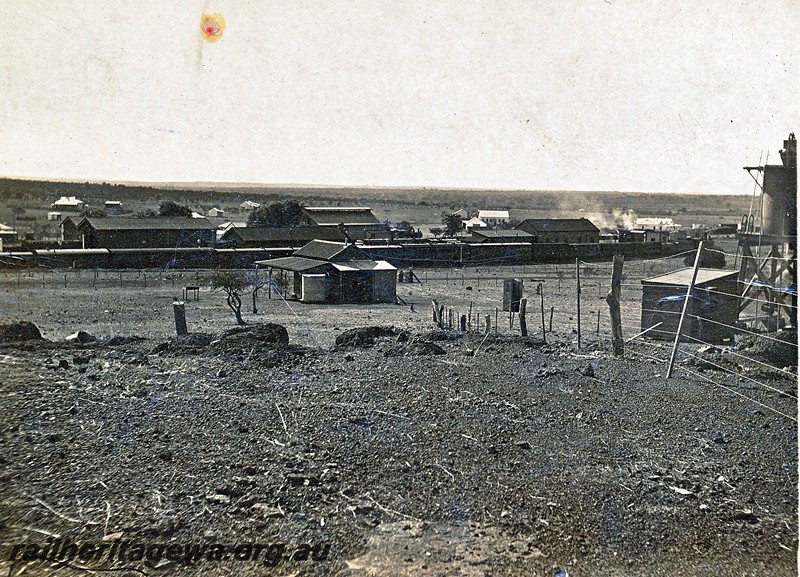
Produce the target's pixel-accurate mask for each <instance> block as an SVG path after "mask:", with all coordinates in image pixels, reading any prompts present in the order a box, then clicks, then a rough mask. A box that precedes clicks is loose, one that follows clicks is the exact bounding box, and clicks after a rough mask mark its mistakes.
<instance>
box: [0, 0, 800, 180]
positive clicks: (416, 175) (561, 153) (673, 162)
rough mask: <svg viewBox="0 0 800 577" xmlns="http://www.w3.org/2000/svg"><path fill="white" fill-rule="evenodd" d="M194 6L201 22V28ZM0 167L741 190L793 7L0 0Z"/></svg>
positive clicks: (799, 118)
mask: <svg viewBox="0 0 800 577" xmlns="http://www.w3.org/2000/svg"><path fill="white" fill-rule="evenodd" d="M203 14H221V15H222V16H223V17H224V20H225V28H224V31H223V33H222V36H221V37H220V38H219V39H218V41H216V42H209V41H208V40H206V38H205V37H204V36H203V33H202V31H201V27H200V22H201V18H202V16H203ZM0 17H1V18H2V21H3V22H5V24H6V26H5V29H6V32H5V33H4V34H2V35H0V54H2V55H3V58H2V59H1V60H0V175H3V176H26V177H43V178H68V179H86V180H104V181H140V182H141V181H147V182H150V181H153V182H258V183H268V184H319V185H337V184H341V185H365V186H409V187H412V186H413V187H424V186H431V187H456V188H461V187H464V188H513V189H539V190H619V191H648V192H655V191H670V192H706V193H742V194H745V193H751V192H752V187H753V183H752V180H751V179H750V177H749V176H748V175H747V173H746V172H745V171H743V170H742V167H743V166H745V165H754V164H757V163H758V162H759V158H761V159H762V162H763V161H764V160H766V154H767V153H769V155H770V156H769V162H770V163H779V162H780V160H779V157H778V153H777V151H778V150H779V149H780V148H781V147H782V144H783V140H784V139H786V138H787V137H788V134H789V133H790V132H796V131H798V129H800V106H799V105H798V102H800V100H799V99H798V95H799V94H800V60H798V57H799V56H798V54H797V50H796V48H797V41H798V40H797V38H798V33H797V31H798V30H800V3H798V2H797V1H796V0H749V1H746V2H736V1H731V0H704V1H703V2H691V3H688V2H663V1H659V0H647V1H645V0H624V1H622V0H581V1H578V0H547V1H529V2H525V1H522V0H518V1H484V2H479V1H470V0H438V1H434V2H431V1H430V0H424V1H417V0H403V1H402V2H397V1H396V0H372V1H356V0H337V1H336V2H331V1H330V0H319V1H310V0H295V1H292V2H264V1H263V0H257V1H250V0H203V1H195V0H183V1H181V2H163V1H152V0H151V1H145V2H141V1H139V2H133V1H118V0H105V1H94V2H91V1H81V2H75V1H72V2H59V1H54V0H0Z"/></svg>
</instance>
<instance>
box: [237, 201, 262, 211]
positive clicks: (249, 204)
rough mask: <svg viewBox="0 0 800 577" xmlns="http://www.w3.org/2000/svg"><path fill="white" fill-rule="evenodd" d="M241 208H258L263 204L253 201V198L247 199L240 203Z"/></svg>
mask: <svg viewBox="0 0 800 577" xmlns="http://www.w3.org/2000/svg"><path fill="white" fill-rule="evenodd" d="M239 208H240V209H242V210H255V209H257V208H261V205H260V204H259V203H257V202H253V201H252V200H245V201H244V202H243V203H242V204H240V205H239Z"/></svg>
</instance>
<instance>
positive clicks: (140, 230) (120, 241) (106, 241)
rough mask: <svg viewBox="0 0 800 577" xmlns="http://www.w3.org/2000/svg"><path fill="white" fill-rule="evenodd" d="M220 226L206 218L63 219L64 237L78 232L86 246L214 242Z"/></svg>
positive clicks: (179, 245)
mask: <svg viewBox="0 0 800 577" xmlns="http://www.w3.org/2000/svg"><path fill="white" fill-rule="evenodd" d="M216 229H217V227H216V226H215V225H214V224H212V223H210V222H209V221H208V220H206V219H204V218H174V217H159V218H88V217H87V218H83V219H81V220H79V221H78V222H77V223H75V222H74V221H72V220H71V219H69V220H68V219H65V221H64V222H62V238H63V239H64V240H70V239H69V238H68V237H69V235H70V234H75V236H76V237H77V240H80V241H81V246H82V247H83V248H183V247H186V248H188V247H193V248H197V247H207V246H213V245H214V242H215V241H216Z"/></svg>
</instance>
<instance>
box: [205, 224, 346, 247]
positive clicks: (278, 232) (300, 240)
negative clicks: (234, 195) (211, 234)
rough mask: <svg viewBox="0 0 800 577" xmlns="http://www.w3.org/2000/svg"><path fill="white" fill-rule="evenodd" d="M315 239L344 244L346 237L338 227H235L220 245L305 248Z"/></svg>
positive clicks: (225, 234) (226, 234)
mask: <svg viewBox="0 0 800 577" xmlns="http://www.w3.org/2000/svg"><path fill="white" fill-rule="evenodd" d="M315 239H318V240H333V241H339V242H344V240H345V236H344V234H343V233H342V231H340V230H339V229H338V227H330V226H292V227H277V228H276V227H266V226H247V227H239V226H233V227H231V228H229V229H228V230H226V231H225V233H224V234H223V235H222V237H221V238H220V243H222V244H223V245H225V246H229V247H232V248H275V247H293V246H303V245H305V244H307V243H308V242H310V241H312V240H315Z"/></svg>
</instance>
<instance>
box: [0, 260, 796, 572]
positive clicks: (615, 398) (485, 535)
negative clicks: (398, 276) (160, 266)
mask: <svg viewBox="0 0 800 577" xmlns="http://www.w3.org/2000/svg"><path fill="white" fill-rule="evenodd" d="M626 266H628V264H626ZM662 266H663V267H665V268H668V267H671V266H673V267H674V263H665V264H659V263H656V264H649V265H648V264H642V265H640V268H641V270H637V269H636V268H635V265H634V264H631V265H630V266H628V269H627V270H628V271H629V273H630V275H631V280H630V282H626V283H625V284H626V285H634V284H635V283H636V282H638V280H636V279H637V278H641V277H642V276H646V275H648V274H650V273H653V274H657V273H658V272H661V270H660V269H659V268H658V267H662ZM648 267H650V268H649V269H648ZM596 269H597V270H596V272H595V273H592V272H591V271H589V270H584V271H583V274H584V275H585V277H584V283H585V284H584V293H583V304H584V312H583V318H584V347H583V348H582V350H581V351H580V352H576V347H575V344H576V343H575V337H576V335H575V334H574V332H573V331H574V327H575V314H574V295H573V291H574V280H571V277H570V276H569V274H570V272H569V270H570V269H569V267H558V266H553V265H550V266H548V267H525V268H516V269H513V270H512V269H508V270H506V269H502V270H501V269H493V270H491V271H480V270H479V271H474V270H465V271H455V270H450V271H444V270H439V271H428V272H427V275H426V273H425V271H417V272H418V276H420V277H421V278H422V279H423V280H425V279H426V278H427V283H423V284H417V283H414V284H401V285H398V294H399V295H400V296H402V297H403V298H404V299H405V300H406V302H407V303H408V304H407V305H380V306H369V307H368V306H335V307H332V306H321V305H313V306H312V305H303V304H300V303H296V302H285V301H283V300H282V299H273V300H268V299H266V298H262V299H260V300H259V301H258V308H259V313H258V314H255V315H254V314H252V313H251V312H247V314H246V315H245V319H246V320H247V321H248V322H249V323H251V324H255V323H265V322H272V323H279V324H281V325H284V326H286V327H287V329H288V334H289V341H290V343H289V344H288V345H281V344H270V343H264V342H261V341H259V340H258V339H253V338H250V337H249V336H247V335H241V334H238V335H231V336H227V337H226V338H222V339H220V334H221V333H223V331H225V330H227V329H230V328H231V327H233V326H234V323H233V315H232V314H231V313H230V311H229V310H228V309H226V308H225V306H224V304H223V298H222V297H221V295H219V294H217V293H211V292H209V291H208V290H207V289H206V288H204V289H203V290H201V295H200V301H199V302H193V301H192V302H188V303H187V317H188V322H189V328H190V331H192V332H193V333H196V336H193V337H190V338H188V339H184V340H182V341H181V342H177V341H176V340H175V339H172V338H171V337H172V334H173V329H172V326H173V325H172V304H171V303H172V299H173V296H176V295H179V294H180V292H181V287H182V286H184V285H186V284H194V283H195V282H199V284H201V285H202V286H204V287H205V277H204V276H203V275H204V273H202V272H199V273H196V272H194V271H186V272H179V271H171V272H167V273H164V272H161V273H157V272H156V271H147V272H146V273H144V272H137V271H126V272H125V273H123V278H122V286H120V280H119V274H118V273H117V272H116V271H99V273H98V279H97V280H95V279H94V272H93V271H82V272H81V273H80V274H79V273H77V272H75V271H70V272H68V273H66V274H67V288H66V289H65V288H64V276H63V275H64V273H63V272H53V273H44V274H43V275H42V273H41V272H35V273H32V274H30V275H28V276H24V275H22V276H16V275H15V274H9V275H5V276H0V306H2V307H3V308H2V309H1V314H2V318H3V319H5V321H4V322H7V321H9V320H12V319H18V320H30V321H32V322H34V323H36V324H37V326H38V327H39V328H40V329H41V330H42V334H43V336H44V337H45V339H48V341H49V342H41V341H28V342H24V343H18V342H5V343H3V347H2V349H1V350H0V386H2V400H1V401H0V403H2V404H1V405H0V406H2V411H3V423H2V426H3V428H2V430H3V437H2V439H3V441H2V443H3V445H2V457H1V458H2V477H0V483H1V484H0V488H1V489H0V491H2V496H3V500H2V508H1V509H0V514H1V515H2V517H0V521H1V522H2V525H0V531H2V545H0V563H2V567H3V570H5V571H6V572H7V574H9V575H19V574H22V575H39V574H46V575H92V574H100V575H111V574H114V575H120V574H123V575H142V574H146V575H353V576H361V575H381V576H393V575H540V576H552V575H556V574H557V573H558V572H560V574H561V575H567V574H568V575H571V576H573V577H575V576H577V577H582V576H589V575H591V576H603V575H608V576H616V575H620V576H621V575H625V576H630V575H644V576H650V575H652V576H656V575H665V576H666V575H669V576H672V575H677V576H681V575H685V576H690V575H691V576H695V575H722V576H725V575H731V576H733V575H736V576H744V575H752V576H761V575H781V576H783V575H787V576H788V575H796V574H797V568H796V559H797V429H796V422H795V421H793V420H791V419H790V418H787V417H785V416H781V415H780V414H778V413H776V412H773V410H771V409H774V410H775V411H779V412H781V413H783V414H785V415H788V416H790V417H795V416H796V414H797V400H796V396H797V374H796V347H795V349H794V350H795V358H794V359H792V358H789V357H786V358H785V359H780V360H782V361H785V363H784V362H777V363H776V362H774V359H773V360H771V361H769V362H767V361H766V360H765V359H762V361H764V362H766V366H761V365H757V366H759V367H760V368H759V369H758V371H757V372H754V371H752V370H749V371H748V372H746V373H745V368H744V367H742V366H739V365H736V364H735V363H734V361H733V360H731V359H733V357H731V358H728V357H726V356H725V355H720V354H716V353H713V352H712V353H708V354H714V356H713V357H709V358H710V360H711V361H713V363H710V364H702V363H701V362H699V361H698V360H697V359H693V358H692V357H687V356H683V357H681V358H680V361H679V363H680V365H679V366H680V367H682V368H691V370H692V371H696V373H695V374H697V375H700V376H697V377H695V376H692V375H690V374H689V373H687V372H686V371H684V370H679V371H678V372H677V374H676V378H673V379H669V380H666V379H665V378H664V373H665V365H664V362H663V360H664V359H665V358H666V357H668V354H669V351H668V348H667V347H666V345H665V344H664V343H653V342H641V343H639V342H634V343H630V344H628V345H627V348H626V355H625V357H624V358H621V359H620V358H612V357H611V356H610V353H609V345H608V342H607V337H606V334H607V316H608V314H607V310H604V309H603V307H604V306H605V305H604V304H601V303H602V300H601V298H602V296H603V295H604V294H605V291H606V290H607V278H606V276H607V274H606V273H607V271H606V270H605V269H604V268H603V266H601V265H598V266H596ZM143 274H146V275H147V277H148V278H147V279H145V278H143V277H142V275H143ZM179 275H183V276H179ZM462 275H463V278H462ZM505 276H518V277H522V278H525V279H526V296H527V297H528V298H529V299H530V301H531V303H532V305H533V304H535V305H536V307H539V306H540V305H541V303H540V301H539V300H538V298H539V297H537V296H535V295H534V294H533V293H534V290H533V289H535V286H536V283H535V282H534V281H535V280H536V279H538V280H544V281H545V282H544V289H545V309H546V315H545V317H546V321H547V322H549V312H550V308H551V307H553V309H554V312H553V317H554V321H553V330H552V332H548V333H547V334H546V337H547V342H546V343H545V342H543V341H542V340H541V336H542V335H541V327H540V319H539V317H536V316H533V315H532V316H533V319H531V318H529V320H528V324H529V328H530V333H531V335H532V336H531V337H530V338H522V337H519V336H518V335H519V331H518V329H517V326H516V325H515V327H514V329H513V330H509V328H508V324H507V322H508V317H507V316H505V317H504V315H503V313H502V312H499V313H498V319H499V320H500V321H501V322H500V323H499V325H500V326H499V328H500V332H499V334H496V335H495V334H494V332H493V333H492V334H490V335H489V336H488V337H487V336H485V335H483V334H481V332H479V331H477V330H473V331H472V332H469V333H467V334H460V333H457V332H449V331H440V330H434V327H433V325H432V323H431V321H430V312H429V309H430V301H431V299H432V298H435V299H437V301H438V302H440V303H442V304H445V305H446V306H451V307H453V308H455V309H457V310H458V311H459V312H460V313H463V314H467V313H468V310H469V305H470V303H471V304H472V308H473V318H475V317H477V318H482V317H483V316H485V315H490V316H493V315H494V309H495V308H496V307H498V306H499V305H500V302H501V295H502V282H501V281H500V280H495V279H496V278H497V279H502V278H503V277H505ZM43 284H44V286H42V285H43ZM145 284H146V285H147V286H146V287H145ZM626 290H627V291H628V292H626V293H625V294H624V296H625V297H626V300H624V302H623V316H624V319H625V326H626V329H625V330H626V335H631V334H632V332H633V331H635V330H636V327H637V325H638V317H637V306H638V302H637V293H636V292H635V288H634V287H633V286H628V287H627V288H626ZM409 293H410V294H409ZM245 303H246V306H245V309H246V310H247V307H248V306H249V304H248V303H249V301H248V300H245ZM411 304H414V309H415V310H414V311H411V310H410V305H411ZM532 305H531V306H532ZM534 310H535V311H536V310H537V309H536V308H534ZM597 310H600V311H601V321H602V323H601V326H600V329H599V330H595V324H594V323H595V316H594V312H595V311H597ZM492 321H493V322H494V318H492ZM371 325H381V326H393V327H395V329H393V330H391V331H389V330H387V331H385V332H384V335H385V336H383V337H379V338H377V339H376V340H375V341H374V342H373V343H372V344H371V345H369V346H358V347H351V346H340V347H337V346H335V339H336V338H337V336H340V335H342V334H343V333H344V332H345V331H346V330H348V329H351V328H353V327H364V326H371ZM474 328H476V327H474V326H473V329H474ZM79 329H82V330H85V331H88V332H90V333H92V334H93V335H95V336H96V337H98V338H99V340H98V341H97V342H91V343H84V344H70V343H65V342H64V341H63V339H64V337H65V336H66V335H68V334H69V333H72V332H74V331H77V330H79ZM204 335H208V336H204ZM120 336H126V337H139V338H119V337H120ZM111 337H117V338H116V339H114V340H110V338H111ZM685 347H686V350H688V351H692V352H694V353H697V354H698V355H699V356H702V354H700V353H698V348H699V347H696V346H690V345H685ZM719 363H727V364H726V366H729V367H731V366H736V367H738V369H737V370H738V371H739V372H740V373H741V374H742V375H743V376H742V377H731V376H730V374H728V373H724V372H721V371H719V370H718V369H716V368H715V367H714V364H719ZM783 364H786V365H787V366H788V368H787V369H785V370H782V367H781V366H778V365H783ZM770 365H774V368H770ZM745 374H746V375H747V376H748V377H749V378H750V379H751V380H748V379H747V378H745V376H744V375H745ZM708 378H710V379H712V380H715V381H716V382H720V383H724V384H725V385H726V386H728V387H730V390H726V389H723V388H721V387H719V386H715V385H713V384H711V383H710V382H708V381H707V380H706V379H708ZM753 378H756V379H757V381H758V383H754V382H753V380H752V379H753ZM759 383H760V384H767V385H769V388H767V387H764V386H759ZM731 391H735V392H731ZM737 393H738V394H737ZM741 395H746V396H747V397H748V399H745V398H743V397H742V396H741ZM758 403H761V404H758ZM64 540H70V541H71V542H73V543H79V544H86V543H89V544H92V543H93V544H95V545H97V546H98V548H99V547H100V546H101V545H102V544H106V545H107V546H108V547H111V546H112V545H113V544H115V543H116V544H119V543H123V542H124V543H128V544H129V545H130V544H140V545H142V546H143V547H144V548H145V551H144V552H142V551H138V557H137V552H136V551H135V546H134V545H130V547H129V551H128V556H127V557H126V558H125V560H123V561H119V560H117V561H114V562H111V563H109V562H106V561H104V560H103V559H101V558H100V557H93V556H92V553H93V551H92V550H87V551H84V553H85V555H84V557H85V558H75V559H73V560H72V561H70V562H69V563H58V562H51V561H49V560H44V561H42V560H39V559H35V558H34V557H36V555H35V551H34V549H27V550H26V549H22V548H18V549H17V550H16V552H14V550H13V546H14V545H15V544H16V545H19V544H24V543H29V544H37V545H38V546H45V547H46V546H47V543H50V544H51V546H52V545H57V544H59V543H61V542H63V541H64ZM248 543H249V544H256V545H259V546H261V549H260V556H258V557H257V559H255V560H254V555H253V548H252V547H251V548H250V549H247V548H246V545H247V544H248ZM160 544H162V545H164V548H162V549H161V550H160V553H159V549H158V545H160ZM191 544H194V545H196V546H198V547H205V548H209V547H211V546H213V544H221V546H222V547H223V550H221V551H219V557H215V556H214V555H211V551H210V550H207V549H202V551H203V554H202V555H200V556H199V557H198V558H194V560H192V561H187V560H186V558H185V555H183V554H181V555H177V554H176V555H175V556H174V559H173V555H170V554H168V553H167V546H168V545H173V546H176V547H178V549H176V552H177V551H183V549H181V548H182V547H184V546H186V545H191ZM236 544H239V545H240V547H239V548H238V549H235V545H236ZM271 544H285V545H286V547H285V549H283V550H282V551H279V550H278V549H275V548H274V547H272V548H270V545H271ZM306 544H308V545H309V546H310V547H311V549H306V548H305V545H306ZM325 547H329V549H326V548H325ZM148 548H149V549H148ZM154 548H155V549H154ZM255 549H258V547H255ZM131 550H133V553H131ZM26 551H27V553H28V557H26V556H25V555H26ZM148 552H149V555H150V560H149V561H147V557H148ZM276 552H277V553H276ZM12 553H13V554H12ZM245 553H246V554H247V555H246V556H247V559H248V560H242V558H243V557H245ZM237 555H238V556H239V557H240V559H237V558H236V557H237ZM45 557H46V555H45ZM12 558H13V560H12ZM142 558H144V560H142ZM117 559H118V558H117ZM112 570H113V571H112Z"/></svg>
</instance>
